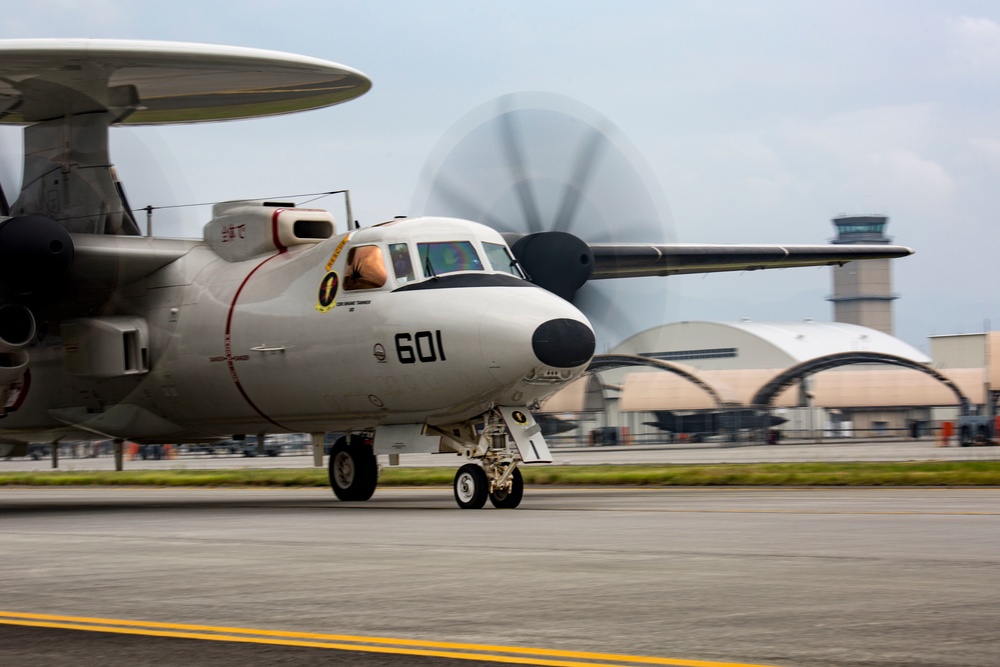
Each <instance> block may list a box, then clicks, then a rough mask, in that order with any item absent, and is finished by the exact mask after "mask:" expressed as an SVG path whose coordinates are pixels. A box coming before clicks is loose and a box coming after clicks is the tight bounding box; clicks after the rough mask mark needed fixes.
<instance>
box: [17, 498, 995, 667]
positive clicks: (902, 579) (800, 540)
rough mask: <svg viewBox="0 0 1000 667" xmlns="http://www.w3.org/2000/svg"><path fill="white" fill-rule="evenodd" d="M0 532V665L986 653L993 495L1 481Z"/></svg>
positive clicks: (899, 661) (955, 660) (990, 647)
mask: <svg viewBox="0 0 1000 667" xmlns="http://www.w3.org/2000/svg"><path fill="white" fill-rule="evenodd" d="M0 532H2V536H3V537H2V539H0V559H2V562H3V563H5V565H6V568H5V576H4V578H3V583H0V600H2V603H0V655H2V656H4V658H3V662H4V663H5V664H25V665H28V664H46V665H60V664H66V665H69V664H73V665H87V664H102V665H116V664H122V665H124V664H162V665H186V666H187V665H191V664H206V665H245V664H248V663H255V664H288V665H300V664H316V663H320V662H323V663H332V664H349V665H404V664H405V665H433V666H437V665H445V664H448V665H452V664H457V665H470V664H496V662H497V661H510V660H515V659H516V660H527V664H561V665H566V666H569V665H583V664H591V665H593V664H600V665H607V664H615V665H626V664H675V665H694V664H700V665H702V667H714V666H715V665H719V664H728V665H730V666H731V667H732V666H733V665H737V666H747V665H776V666H780V667H786V666H787V667H792V666H804V667H812V666H820V665H824V666H831V665H838V666H852V667H854V666H858V665H878V666H886V665H910V666H913V665H918V666H919V665H928V666H930V665H934V666H935V667H940V666H948V665H956V666H957V665H963V666H983V667H985V666H990V667H993V666H995V665H996V664H997V656H1000V632H998V631H997V628H998V627H1000V489H947V488H934V489H898V488H894V489H791V488H790V489H741V488H715V489H712V488H705V489H683V488H681V489H676V488H670V489H659V488H658V489H651V488H614V489H608V488H600V489H598V488H558V487H556V488H553V487H529V488H528V489H526V493H525V500H524V502H523V504H522V506H521V508H519V509H517V510H513V511H510V510H507V511H503V510H494V509H484V510H479V511H463V510H459V509H457V508H456V507H455V505H454V500H453V498H452V497H451V489H450V488H429V489H405V488H404V489H395V488H394V489H379V490H378V491H377V492H376V494H375V497H374V498H373V499H372V500H370V501H368V502H366V503H341V502H338V501H336V500H335V499H334V498H333V497H332V494H331V493H330V492H329V491H327V490H323V489H264V490H249V489H192V488H182V489H155V488H117V487H116V488H27V487H22V488H10V487H7V488H0ZM102 619H111V620H102ZM11 623H14V625H11ZM25 623H33V624H35V625H33V626H24V625H21V624H25ZM129 623H130V624H129ZM39 624H41V625H45V626H48V627H38V625H39ZM152 624H159V625H152ZM132 633H139V634H132ZM296 633H307V635H308V636H303V635H300V634H296ZM288 642H293V645H287V643H288ZM294 642H299V643H298V644H294ZM430 642H433V643H434V644H429V643H430ZM330 646H337V648H329V647H330ZM383 650H392V651H394V652H393V653H385V652H373V651H383ZM518 651H526V652H527V653H528V655H523V654H522V653H520V652H518ZM428 653H430V654H431V655H428ZM439 654H443V655H439ZM606 654H611V655H606ZM624 655H638V656H647V658H645V659H643V660H640V661H626V660H625V659H624V658H623V657H622V656H624ZM469 658H472V662H469ZM546 661H548V662H546ZM694 661H702V662H701V663H697V662H694Z"/></svg>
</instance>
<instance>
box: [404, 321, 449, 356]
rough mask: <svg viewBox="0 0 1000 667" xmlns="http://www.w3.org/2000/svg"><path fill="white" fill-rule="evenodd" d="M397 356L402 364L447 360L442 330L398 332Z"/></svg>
mask: <svg viewBox="0 0 1000 667" xmlns="http://www.w3.org/2000/svg"><path fill="white" fill-rule="evenodd" d="M396 358H397V359H399V363H401V364H415V363H417V362H418V361H419V362H421V363H424V364H429V363H431V362H434V361H447V357H445V356H444V345H443V344H442V343H441V330H440V329H437V330H435V331H418V332H417V333H415V334H412V335H411V334H408V333H398V334H396Z"/></svg>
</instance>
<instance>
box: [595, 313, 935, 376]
mask: <svg viewBox="0 0 1000 667" xmlns="http://www.w3.org/2000/svg"><path fill="white" fill-rule="evenodd" d="M751 344H752V345H753V346H754V347H756V348H757V351H756V352H755V353H754V354H752V355H750V354H747V355H739V356H740V357H743V358H741V359H739V360H737V359H736V358H734V359H733V360H732V361H729V362H727V363H726V364H725V366H726V367H728V368H740V367H742V368H755V367H756V368H759V367H761V366H760V364H761V363H763V364H765V365H764V366H763V367H770V368H778V367H781V366H792V365H793V364H797V363H800V362H803V361H807V360H810V359H815V358H817V357H822V356H826V355H829V354H835V353H838V352H854V351H866V352H880V353H884V354H890V355H893V356H899V357H904V358H906V359H910V360H913V361H916V362H920V363H929V362H930V358H929V357H928V356H927V355H925V354H924V353H922V352H920V351H919V350H917V349H916V348H915V347H913V346H912V345H909V344H908V343H904V342H903V341H901V340H899V339H898V338H895V337H893V336H890V335H888V334H885V333H882V332H881V331H876V330H875V329H869V328H868V327H863V326H859V325H857V324H846V323H843V322H815V321H811V320H806V321H804V322H751V321H741V322H676V323H673V324H665V325H663V326H659V327H654V328H652V329H647V330H646V331H643V332H641V333H638V334H636V335H635V336H632V337H631V338H629V339H628V340H626V341H624V342H623V343H622V344H621V345H619V346H618V347H617V348H615V350H614V352H615V353H622V354H639V355H643V356H654V357H657V358H662V359H666V360H671V361H678V362H681V363H684V364H690V365H693V366H699V367H706V366H709V365H710V364H708V363H700V359H707V357H702V358H699V357H698V356H697V355H696V354H694V353H696V352H698V349H696V348H700V349H703V350H704V351H705V352H710V351H712V350H723V349H726V348H727V347H728V346H732V347H733V348H738V347H740V346H741V345H743V346H746V345H751ZM747 351H748V352H749V349H748V350H747ZM767 352H769V354H768V353H767ZM685 353H689V354H688V356H684V354H685ZM762 353H764V354H765V355H766V356H767V357H769V358H768V359H762V358H760V357H761V356H762ZM677 355H679V356H677ZM735 356H736V355H734V357H735ZM751 359H752V361H751ZM716 365H717V363H716Z"/></svg>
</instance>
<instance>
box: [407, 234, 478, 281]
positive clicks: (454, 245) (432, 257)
mask: <svg viewBox="0 0 1000 667" xmlns="http://www.w3.org/2000/svg"><path fill="white" fill-rule="evenodd" d="M417 249H418V250H419V251H420V266H421V268H423V270H424V273H425V274H426V276H427V277H428V278H430V277H432V276H440V275H441V274H444V273H454V272H455V271H482V270H483V261H482V260H481V259H479V255H477V254H476V249H475V248H474V247H473V245H472V244H471V243H469V242H468V241H446V242H443V243H418V244H417Z"/></svg>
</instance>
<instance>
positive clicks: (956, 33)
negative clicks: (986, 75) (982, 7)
mask: <svg viewBox="0 0 1000 667" xmlns="http://www.w3.org/2000/svg"><path fill="white" fill-rule="evenodd" d="M950 34H951V37H952V40H953V44H952V54H953V56H954V57H955V59H956V60H957V61H958V62H960V63H962V64H964V65H966V66H969V67H972V68H974V69H977V70H988V71H993V70H996V69H1000V23H997V22H996V21H993V20H991V19H988V18H982V17H980V18H975V17H971V16H962V17H960V18H958V19H955V20H954V21H953V22H952V24H951V29H950Z"/></svg>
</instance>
